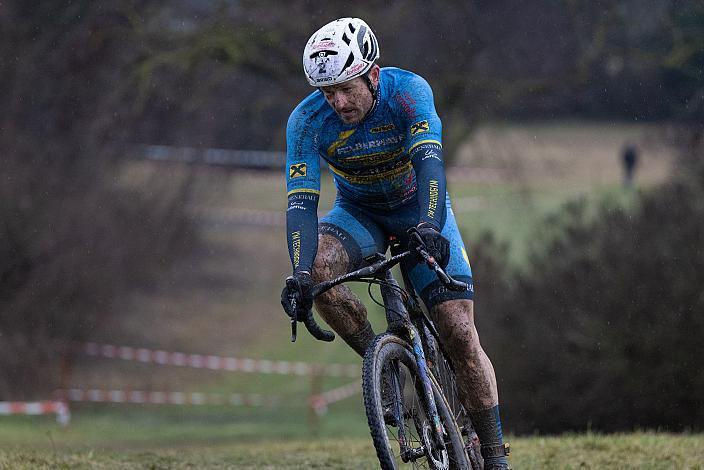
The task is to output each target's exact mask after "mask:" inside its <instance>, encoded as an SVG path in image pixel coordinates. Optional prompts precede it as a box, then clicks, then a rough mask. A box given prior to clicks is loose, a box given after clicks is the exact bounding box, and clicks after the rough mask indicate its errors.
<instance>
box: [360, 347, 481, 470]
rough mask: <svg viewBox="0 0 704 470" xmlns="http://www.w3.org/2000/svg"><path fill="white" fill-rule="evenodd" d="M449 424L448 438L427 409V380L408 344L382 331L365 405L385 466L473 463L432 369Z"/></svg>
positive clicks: (366, 370)
mask: <svg viewBox="0 0 704 470" xmlns="http://www.w3.org/2000/svg"><path fill="white" fill-rule="evenodd" d="M429 379H430V382H431V388H432V391H433V397H434V399H435V404H436V407H437V410H438V415H439V417H440V421H441V423H442V426H443V428H444V435H443V436H442V442H438V439H437V437H436V434H435V433H434V431H433V429H434V428H433V426H432V420H431V419H430V418H429V413H428V412H427V411H426V410H427V406H426V403H425V399H424V394H423V384H422V380H421V378H420V375H419V373H418V366H417V364H416V360H415V357H414V355H413V353H412V351H411V349H410V347H409V346H408V344H407V343H406V342H405V341H403V340H402V339H400V338H399V337H397V336H394V335H389V334H384V335H381V336H378V337H377V338H376V339H375V340H374V342H373V343H372V345H371V346H370V347H369V349H367V352H366V354H365V356H364V364H363V367H362V390H363V393H364V407H365V410H366V413H367V421H368V423H369V429H370V431H371V435H372V440H373V441H374V447H375V448H376V453H377V457H378V458H379V462H380V463H381V468H382V469H396V468H399V467H400V466H401V465H403V464H410V465H412V468H428V469H434V470H447V469H469V468H471V467H470V464H469V462H468V460H467V454H466V453H465V450H464V444H463V442H462V435H461V434H460V431H459V429H458V428H457V424H456V423H455V420H454V419H453V414H452V411H451V410H450V408H449V406H448V404H447V401H446V400H445V397H444V396H443V394H442V392H441V390H440V387H439V386H438V384H437V382H436V381H435V379H434V378H433V376H432V374H429Z"/></svg>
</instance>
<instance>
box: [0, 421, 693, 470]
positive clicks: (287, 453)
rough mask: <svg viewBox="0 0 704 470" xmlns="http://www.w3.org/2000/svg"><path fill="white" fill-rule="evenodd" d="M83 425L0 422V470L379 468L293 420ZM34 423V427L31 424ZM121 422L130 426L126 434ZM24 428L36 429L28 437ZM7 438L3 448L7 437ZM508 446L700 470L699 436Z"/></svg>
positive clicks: (332, 432)
mask: <svg viewBox="0 0 704 470" xmlns="http://www.w3.org/2000/svg"><path fill="white" fill-rule="evenodd" d="M89 417H90V416H89V415H87V416H84V417H83V418H82V420H81V421H83V422H76V423H73V424H71V425H70V426H69V427H68V428H66V429H61V428H59V427H58V426H57V425H53V424H52V423H50V422H48V421H47V420H45V419H41V418H38V419H37V418H31V419H29V420H28V419H19V420H14V419H13V420H11V421H10V422H5V423H4V424H3V425H2V426H1V427H0V445H1V447H0V449H1V450H0V469H45V468H46V469H49V468H51V469H54V468H67V469H69V468H70V469H74V468H77V469H113V468H115V469H117V468H119V469H131V468H135V469H143V468H147V469H196V468H197V469H209V468H238V469H240V468H241V469H261V468H270V469H279V468H282V469H284V468H285V469H307V468H325V469H366V468H378V463H377V460H376V456H375V453H374V449H373V447H372V444H371V439H370V438H369V437H368V436H367V435H362V434H357V433H356V432H349V430H347V429H328V430H327V433H326V434H325V436H326V437H325V438H317V437H313V436H310V435H309V434H308V433H307V432H306V431H305V430H304V429H303V428H302V427H300V426H299V427H298V429H297V430H296V429H295V428H296V424H300V422H298V421H297V420H296V418H298V417H297V416H290V415H287V416H285V417H283V416H281V417H280V419H279V420H278V421H281V423H279V425H280V426H283V429H284V430H287V431H288V432H285V433H281V434H275V433H272V434H271V435H270V436H267V437H266V438H259V439H252V438H251V437H247V436H246V435H242V434H241V432H238V431H236V428H237V425H236V423H225V422H222V423H219V424H213V423H209V424H208V425H203V426H197V425H194V424H193V423H192V422H188V420H184V422H183V423H182V424H183V428H182V429H181V430H180V431H179V432H178V433H176V435H175V436H174V435H173V434H172V433H173V432H175V429H176V426H174V425H173V424H174V423H172V425H164V424H163V423H162V425H161V426H158V427H156V428H150V427H148V426H147V427H145V428H142V429H140V427H141V425H142V424H143V423H142V421H143V420H142V419H140V418H137V417H136V416H135V415H133V414H131V413H128V414H127V415H126V416H123V417H122V418H119V417H117V416H112V417H109V418H106V420H105V421H101V420H100V419H98V418H97V416H92V417H90V419H87V418H89ZM86 419H87V421H86ZM37 420H39V421H40V422H42V423H41V424H37V423H36V422H34V423H30V422H29V421H37ZM121 421H123V422H121ZM129 421H132V422H133V423H134V424H135V425H134V426H132V427H133V428H134V429H132V430H131V429H130V426H129V425H128V424H127V423H128V422H129ZM223 421H225V420H223ZM284 421H288V423H284ZM268 425H270V426H272V427H274V426H275V425H276V423H274V422H271V423H268ZM28 427H29V428H31V427H36V428H37V429H36V430H35V432H32V433H29V434H27V433H26V431H27V428H28ZM169 429H171V431H169ZM274 429H276V428H275V427H274ZM290 431H295V432H293V433H289V432H290ZM15 433H17V436H15V437H14V438H13V439H11V440H10V441H8V435H9V434H15ZM152 433H154V434H152ZM509 441H510V442H511V447H512V455H511V462H512V464H513V467H514V468H516V469H519V470H520V469H536V470H537V469H584V468H588V469H602V468H609V469H671V468H678V469H701V468H704V467H703V466H702V461H703V460H704V436H702V435H700V434H680V435H673V434H665V433H647V432H646V433H644V432H636V433H631V434H611V435H602V434H593V433H587V434H567V435H564V436H558V437H542V436H533V437H511V436H509Z"/></svg>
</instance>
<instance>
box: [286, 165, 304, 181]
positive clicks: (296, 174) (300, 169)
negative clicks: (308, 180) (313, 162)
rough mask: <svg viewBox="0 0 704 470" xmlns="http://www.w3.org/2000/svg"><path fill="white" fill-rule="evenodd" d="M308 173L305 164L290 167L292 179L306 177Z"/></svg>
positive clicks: (289, 172)
mask: <svg viewBox="0 0 704 470" xmlns="http://www.w3.org/2000/svg"><path fill="white" fill-rule="evenodd" d="M306 172H307V166H306V164H305V163H294V164H293V165H291V166H290V167H288V176H289V178H291V179H293V178H300V177H302V176H306Z"/></svg>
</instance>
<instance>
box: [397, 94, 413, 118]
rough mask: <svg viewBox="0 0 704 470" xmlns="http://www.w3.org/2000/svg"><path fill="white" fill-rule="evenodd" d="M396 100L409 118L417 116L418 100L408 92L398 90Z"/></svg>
mask: <svg viewBox="0 0 704 470" xmlns="http://www.w3.org/2000/svg"><path fill="white" fill-rule="evenodd" d="M394 101H396V103H398V105H399V106H400V107H401V109H402V110H403V113H404V114H405V115H406V117H407V118H408V119H414V118H415V117H416V100H414V99H413V97H412V96H411V95H410V94H409V93H408V92H403V93H401V92H398V93H396V94H395V95H394Z"/></svg>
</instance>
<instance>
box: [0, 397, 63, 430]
mask: <svg viewBox="0 0 704 470" xmlns="http://www.w3.org/2000/svg"><path fill="white" fill-rule="evenodd" d="M50 414H56V421H57V422H58V423H59V424H61V425H66V424H68V423H69V421H70V420H71V413H70V412H69V410H68V405H67V404H66V403H65V402H63V401H30V402H27V401H0V415H50Z"/></svg>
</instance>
